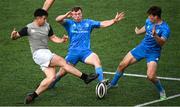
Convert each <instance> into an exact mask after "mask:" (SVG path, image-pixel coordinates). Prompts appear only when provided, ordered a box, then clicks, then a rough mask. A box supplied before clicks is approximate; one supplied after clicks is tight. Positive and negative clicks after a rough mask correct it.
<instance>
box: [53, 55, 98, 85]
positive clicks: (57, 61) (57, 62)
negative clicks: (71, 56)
mask: <svg viewBox="0 0 180 107" xmlns="http://www.w3.org/2000/svg"><path fill="white" fill-rule="evenodd" d="M50 66H59V67H61V68H63V69H64V70H65V71H66V72H67V73H70V74H72V75H74V76H76V77H79V78H80V79H82V80H84V82H85V83H86V84H88V83H90V82H91V81H92V80H94V79H96V78H97V77H98V75H95V74H90V75H87V74H85V73H82V72H80V71H79V70H78V69H76V68H75V67H73V66H72V65H70V64H67V63H66V61H65V59H64V58H62V57H60V56H57V55H54V56H53V58H52V60H51V64H50Z"/></svg>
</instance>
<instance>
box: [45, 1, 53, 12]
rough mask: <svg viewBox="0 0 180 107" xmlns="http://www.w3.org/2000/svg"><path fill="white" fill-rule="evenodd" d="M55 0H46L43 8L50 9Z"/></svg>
mask: <svg viewBox="0 0 180 107" xmlns="http://www.w3.org/2000/svg"><path fill="white" fill-rule="evenodd" d="M54 1H55V0H45V2H44V5H43V7H42V8H43V9H44V10H46V11H48V9H49V8H50V7H51V6H52V4H53V3H54Z"/></svg>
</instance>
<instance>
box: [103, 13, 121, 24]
mask: <svg viewBox="0 0 180 107" xmlns="http://www.w3.org/2000/svg"><path fill="white" fill-rule="evenodd" d="M123 18H124V12H121V13H118V12H117V14H116V16H115V18H114V19H111V20H106V21H102V22H101V27H108V26H111V25H113V24H115V23H117V22H119V21H120V20H122V19H123Z"/></svg>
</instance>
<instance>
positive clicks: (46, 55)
mask: <svg viewBox="0 0 180 107" xmlns="http://www.w3.org/2000/svg"><path fill="white" fill-rule="evenodd" d="M54 55H55V54H54V53H52V52H51V51H50V50H49V49H38V50H36V51H35V52H34V53H33V60H34V62H35V63H36V64H38V65H39V66H40V68H41V69H42V71H44V70H45V69H46V68H47V67H49V64H50V62H51V59H52V58H53V56H54Z"/></svg>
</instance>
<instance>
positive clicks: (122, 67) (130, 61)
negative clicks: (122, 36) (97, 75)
mask: <svg viewBox="0 0 180 107" xmlns="http://www.w3.org/2000/svg"><path fill="white" fill-rule="evenodd" d="M136 62H137V60H136V59H135V58H134V56H133V55H132V54H131V53H130V52H128V53H127V55H126V56H125V57H124V59H123V60H122V61H121V62H120V64H119V65H118V68H117V70H116V73H115V75H114V77H113V79H112V81H111V83H110V84H109V85H108V88H111V87H117V82H118V80H119V78H120V77H121V76H122V75H123V72H124V70H125V69H126V68H127V67H128V66H129V65H131V64H134V63H136Z"/></svg>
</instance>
